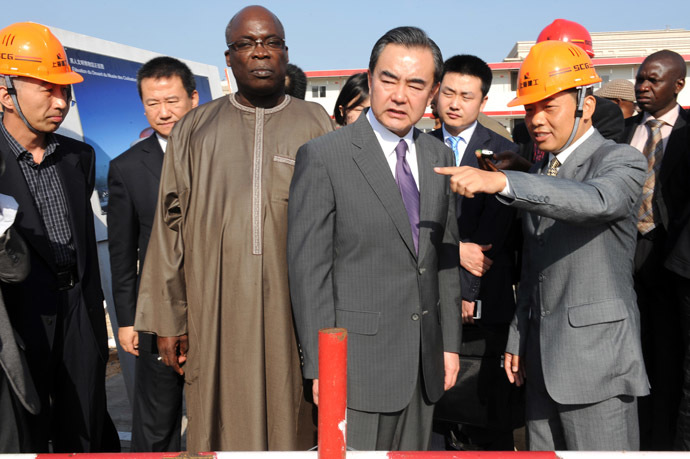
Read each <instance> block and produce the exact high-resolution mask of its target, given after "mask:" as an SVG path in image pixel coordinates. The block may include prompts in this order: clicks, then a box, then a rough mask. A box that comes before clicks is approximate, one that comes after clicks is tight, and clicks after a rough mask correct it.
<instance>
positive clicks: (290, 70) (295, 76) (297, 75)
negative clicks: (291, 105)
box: [285, 63, 307, 100]
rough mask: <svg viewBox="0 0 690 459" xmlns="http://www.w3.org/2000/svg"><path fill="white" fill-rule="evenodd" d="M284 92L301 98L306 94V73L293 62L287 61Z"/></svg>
mask: <svg viewBox="0 0 690 459" xmlns="http://www.w3.org/2000/svg"><path fill="white" fill-rule="evenodd" d="M285 94H287V95H288V96H292V97H295V98H297V99H302V100H304V97H305V96H306V95H307V75H305V74H304V72H303V71H302V69H301V68H299V67H297V66H296V65H295V64H290V63H288V65H287V71H286V73H285Z"/></svg>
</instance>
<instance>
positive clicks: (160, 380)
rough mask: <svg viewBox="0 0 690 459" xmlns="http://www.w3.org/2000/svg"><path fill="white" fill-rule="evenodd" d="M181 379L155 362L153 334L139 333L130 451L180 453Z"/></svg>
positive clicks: (167, 368)
mask: <svg viewBox="0 0 690 459" xmlns="http://www.w3.org/2000/svg"><path fill="white" fill-rule="evenodd" d="M183 389H184V377H183V376H181V375H178V374H177V373H175V371H173V369H172V368H170V367H168V366H166V365H165V364H164V363H163V362H161V361H160V360H158V348H157V347H156V335H153V334H149V333H139V357H137V361H136V369H135V376H134V401H133V414H132V444H131V451H132V452H168V451H180V448H181V424H182V392H183Z"/></svg>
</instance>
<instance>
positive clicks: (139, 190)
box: [108, 56, 199, 452]
mask: <svg viewBox="0 0 690 459" xmlns="http://www.w3.org/2000/svg"><path fill="white" fill-rule="evenodd" d="M137 88H138V90H139V97H140V98H141V102H142V104H143V105H144V114H145V115H146V119H147V120H148V122H149V124H150V125H151V128H153V130H154V133H153V134H151V135H150V136H148V137H147V138H146V139H144V140H142V141H141V142H138V143H137V144H135V145H134V146H133V147H132V148H130V149H129V150H127V151H126V152H124V153H122V154H121V155H120V156H118V157H117V158H115V159H114V160H112V161H111V162H110V169H109V170H108V195H109V198H108V248H109V250H110V270H111V274H112V277H111V279H112V284H113V299H114V301H115V310H116V312H117V321H118V324H119V325H120V329H119V330H118V339H119V340H120V345H121V346H122V348H123V349H124V350H125V351H127V352H129V353H130V354H134V355H136V356H137V357H138V358H137V360H136V370H135V382H134V400H133V403H132V405H133V406H132V411H133V413H132V443H131V445H130V451H132V452H146V451H155V452H162V451H180V444H181V436H180V433H181V421H182V389H183V386H184V378H183V377H182V376H181V375H179V374H177V373H176V372H175V371H174V370H172V369H171V368H170V367H168V366H166V365H165V364H163V362H161V360H160V359H159V355H158V347H157V346H156V335H154V334H151V333H137V332H135V331H134V317H135V315H136V310H137V301H136V300H137V287H138V284H139V274H140V272H141V270H140V268H141V267H143V266H144V260H145V257H146V248H147V246H148V242H149V238H150V237H151V227H152V226H153V215H154V213H155V211H156V204H157V202H158V187H159V185H160V174H161V168H162V166H163V154H164V153H165V147H166V146H167V143H168V137H169V136H170V132H171V131H172V129H173V127H174V126H175V124H176V123H177V122H178V121H179V120H180V119H182V117H183V116H184V115H186V114H187V112H189V111H190V110H191V109H193V108H195V107H196V106H197V104H198V103H199V94H198V93H197V92H196V82H195V80H194V75H192V72H191V70H189V67H187V66H186V65H185V64H184V63H182V62H180V61H179V60H177V59H174V58H172V57H167V56H160V57H156V58H154V59H152V60H150V61H148V62H146V63H145V64H144V65H143V66H142V67H141V68H140V69H139V71H138V72H137Z"/></svg>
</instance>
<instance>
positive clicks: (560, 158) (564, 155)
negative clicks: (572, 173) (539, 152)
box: [549, 126, 594, 166]
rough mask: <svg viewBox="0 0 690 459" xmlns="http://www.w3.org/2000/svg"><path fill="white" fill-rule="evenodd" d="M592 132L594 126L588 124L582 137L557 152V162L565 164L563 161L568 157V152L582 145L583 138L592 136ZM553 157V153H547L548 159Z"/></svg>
mask: <svg viewBox="0 0 690 459" xmlns="http://www.w3.org/2000/svg"><path fill="white" fill-rule="evenodd" d="M592 134H594V128H593V127H592V126H590V127H589V129H587V131H586V132H585V133H584V134H582V137H580V138H579V139H577V140H576V141H575V142H573V143H572V144H570V146H569V147H568V148H566V149H565V150H563V151H562V152H560V153H558V162H559V163H561V166H562V165H563V164H565V162H566V160H567V159H568V157H569V156H570V154H571V153H572V152H574V151H575V149H576V148H577V147H579V146H580V145H582V144H583V142H584V141H585V140H587V139H588V138H590V137H591V136H592ZM554 157H555V156H554V154H553V153H549V161H551V160H552V159H553V158H554Z"/></svg>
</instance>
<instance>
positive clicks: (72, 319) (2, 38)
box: [0, 22, 119, 453]
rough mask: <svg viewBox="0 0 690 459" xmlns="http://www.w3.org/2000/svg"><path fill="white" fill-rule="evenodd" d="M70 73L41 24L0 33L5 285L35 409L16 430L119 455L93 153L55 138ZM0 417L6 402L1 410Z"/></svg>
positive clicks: (66, 448)
mask: <svg viewBox="0 0 690 459" xmlns="http://www.w3.org/2000/svg"><path fill="white" fill-rule="evenodd" d="M81 81H83V78H82V77H81V76H80V75H79V74H77V73H75V72H73V71H72V69H71V68H70V65H69V63H68V60H67V56H66V55H65V50H64V48H63V47H62V44H61V43H60V41H59V40H58V39H57V38H56V37H55V36H54V35H53V34H52V33H51V32H50V30H48V28H47V27H45V26H43V25H40V24H35V23H30V22H23V23H16V24H12V25H10V26H7V27H5V28H4V29H2V30H0V104H1V105H2V109H3V112H4V113H3V115H2V121H1V122H0V156H1V157H2V159H3V160H4V162H5V166H6V169H5V174H4V175H3V177H2V180H1V181H0V193H3V194H7V195H11V196H13V197H14V198H15V199H16V201H17V203H18V204H19V210H18V213H17V218H16V221H15V224H14V228H15V229H16V231H17V232H18V233H19V234H20V235H21V236H22V237H23V238H24V240H25V241H26V242H27V246H28V252H29V257H30V260H31V272H30V273H29V275H28V277H27V278H26V279H25V280H24V281H22V282H19V283H16V284H12V285H9V284H2V285H1V286H0V288H2V295H3V297H4V299H5V302H6V304H7V308H8V314H9V320H10V322H11V323H12V326H13V327H14V329H15V330H16V332H17V335H18V338H17V339H18V341H21V342H22V345H21V346H20V347H22V348H23V350H24V352H25V354H26V359H27V362H28V366H29V370H30V373H31V376H32V377H33V381H34V383H35V385H36V390H37V392H38V397H39V399H40V404H41V409H40V412H39V413H38V414H37V415H29V416H27V418H26V421H27V423H26V428H25V429H22V430H20V431H19V433H18V434H19V435H20V436H21V437H22V448H21V449H22V451H23V452H38V453H47V452H49V442H51V443H52V452H70V453H73V452H100V451H116V450H117V451H119V440H118V438H117V432H116V431H115V428H114V426H113V424H112V421H111V419H110V417H109V416H108V413H107V410H106V395H105V362H107V360H108V347H107V337H106V328H105V315H104V309H103V293H102V292H101V286H100V275H99V269H98V258H97V252H96V239H95V234H94V224H93V215H92V210H91V204H90V199H91V194H92V192H93V188H94V163H95V155H94V150H93V148H91V147H90V146H89V145H87V144H85V143H83V142H79V141H76V140H73V139H70V138H68V137H64V136H61V135H58V134H55V131H56V130H57V129H58V128H59V127H60V124H62V122H63V121H64V119H65V117H66V116H67V112H68V111H69V108H70V105H71V99H72V89H71V85H72V84H75V83H80V82H81ZM0 410H2V412H0V417H5V416H10V415H12V413H11V412H10V411H11V410H12V407H8V406H4V407H2V408H0Z"/></svg>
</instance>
